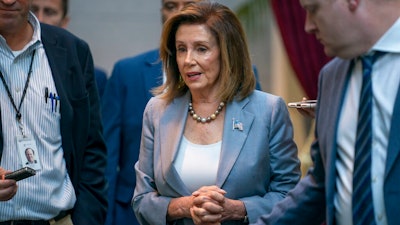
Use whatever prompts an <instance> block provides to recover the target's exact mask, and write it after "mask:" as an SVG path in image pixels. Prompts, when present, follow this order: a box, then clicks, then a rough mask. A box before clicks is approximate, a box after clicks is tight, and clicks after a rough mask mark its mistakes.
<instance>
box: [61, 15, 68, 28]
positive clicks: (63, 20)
mask: <svg viewBox="0 0 400 225" xmlns="http://www.w3.org/2000/svg"><path fill="white" fill-rule="evenodd" d="M68 24H69V16H65V17H64V19H62V20H61V24H60V27H62V28H64V29H67V27H68Z"/></svg>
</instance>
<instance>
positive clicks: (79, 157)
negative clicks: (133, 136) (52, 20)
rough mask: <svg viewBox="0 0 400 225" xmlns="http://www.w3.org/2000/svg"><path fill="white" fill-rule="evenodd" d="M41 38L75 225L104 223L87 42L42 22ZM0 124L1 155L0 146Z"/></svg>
mask: <svg viewBox="0 0 400 225" xmlns="http://www.w3.org/2000/svg"><path fill="white" fill-rule="evenodd" d="M41 28H42V41H43V45H44V49H45V52H46V55H47V58H48V59H49V64H50V68H51V71H52V74H53V79H54V82H55V85H56V89H57V93H58V95H59V96H60V104H61V105H60V110H61V121H60V123H61V136H62V146H63V150H64V158H65V161H66V165H67V170H68V174H69V176H70V178H71V181H72V184H73V186H74V189H75V193H76V197H77V202H76V204H75V206H74V208H73V210H72V220H73V222H74V225H98V224H103V223H104V218H105V213H106V208H107V201H106V182H105V178H104V170H105V166H106V159H105V157H106V148H105V145H104V141H103V138H102V125H101V120H100V110H99V109H100V103H99V97H98V94H97V88H96V83H95V80H94V75H93V60H92V55H91V53H90V50H89V47H88V45H87V44H86V43H85V42H84V41H82V40H80V39H78V38H76V37H75V36H73V35H72V34H70V33H68V32H67V31H65V30H64V29H61V28H57V27H53V26H49V25H45V24H41ZM2 132H3V130H2V129H1V130H0V157H1V153H2V152H3V135H2Z"/></svg>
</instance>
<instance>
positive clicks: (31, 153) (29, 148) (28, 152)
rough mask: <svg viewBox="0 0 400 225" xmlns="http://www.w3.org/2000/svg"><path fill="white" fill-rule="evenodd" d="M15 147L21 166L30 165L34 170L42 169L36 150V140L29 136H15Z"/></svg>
mask: <svg viewBox="0 0 400 225" xmlns="http://www.w3.org/2000/svg"><path fill="white" fill-rule="evenodd" d="M17 148H18V153H19V156H20V159H21V165H22V166H21V167H30V168H32V169H34V170H40V169H42V165H41V163H40V160H39V158H40V157H39V152H38V151H37V147H36V142H35V140H34V139H33V138H32V137H30V136H27V135H26V136H22V135H20V136H17Z"/></svg>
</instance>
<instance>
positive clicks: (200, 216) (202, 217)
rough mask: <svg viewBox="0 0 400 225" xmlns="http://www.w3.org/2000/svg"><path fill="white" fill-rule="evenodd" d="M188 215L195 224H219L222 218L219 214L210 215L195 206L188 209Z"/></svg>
mask: <svg viewBox="0 0 400 225" xmlns="http://www.w3.org/2000/svg"><path fill="white" fill-rule="evenodd" d="M190 213H191V215H192V219H193V221H194V222H195V224H209V223H219V222H220V220H221V218H222V215H221V214H210V213H209V212H207V211H206V210H204V209H203V208H199V207H196V206H193V207H191V208H190Z"/></svg>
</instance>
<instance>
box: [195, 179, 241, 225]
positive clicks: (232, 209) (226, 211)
mask: <svg viewBox="0 0 400 225" xmlns="http://www.w3.org/2000/svg"><path fill="white" fill-rule="evenodd" d="M225 194H226V192H225V191H224V190H222V189H220V188H218V187H217V186H204V187H201V188H200V189H199V190H197V191H195V192H193V194H192V196H193V205H192V207H191V208H190V214H191V216H192V219H193V222H194V223H195V224H196V225H220V224H221V222H222V221H224V220H228V219H239V218H240V217H241V216H240V215H239V214H244V215H245V208H244V204H243V203H242V202H241V201H238V200H232V199H228V198H225ZM238 206H239V207H238ZM238 208H241V209H242V210H237V209H238ZM240 211H242V212H240ZM244 215H243V216H244Z"/></svg>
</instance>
